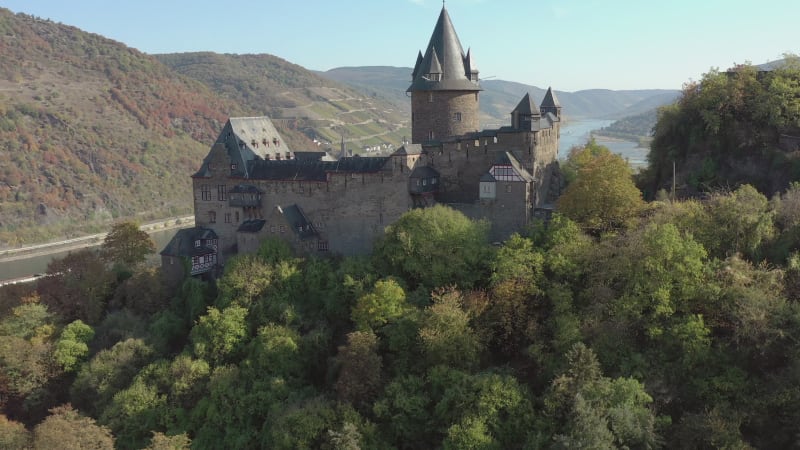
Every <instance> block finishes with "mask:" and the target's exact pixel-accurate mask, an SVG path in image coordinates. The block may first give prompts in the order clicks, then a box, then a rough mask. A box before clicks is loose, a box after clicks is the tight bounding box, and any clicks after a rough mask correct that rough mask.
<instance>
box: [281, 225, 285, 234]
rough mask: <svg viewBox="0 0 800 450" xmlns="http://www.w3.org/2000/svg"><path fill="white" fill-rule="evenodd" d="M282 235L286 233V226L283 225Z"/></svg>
mask: <svg viewBox="0 0 800 450" xmlns="http://www.w3.org/2000/svg"><path fill="white" fill-rule="evenodd" d="M281 233H286V226H284V225H281Z"/></svg>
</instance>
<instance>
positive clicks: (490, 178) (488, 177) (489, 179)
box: [480, 172, 497, 183]
mask: <svg viewBox="0 0 800 450" xmlns="http://www.w3.org/2000/svg"><path fill="white" fill-rule="evenodd" d="M480 181H482V182H484V183H487V182H488V183H494V182H496V181H497V179H496V178H495V177H494V176H492V174H491V173H489V172H486V173H484V174H483V175H481V179H480Z"/></svg>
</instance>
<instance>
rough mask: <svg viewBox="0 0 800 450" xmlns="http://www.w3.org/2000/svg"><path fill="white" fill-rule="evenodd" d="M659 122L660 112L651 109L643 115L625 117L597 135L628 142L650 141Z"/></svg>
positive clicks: (596, 132)
mask: <svg viewBox="0 0 800 450" xmlns="http://www.w3.org/2000/svg"><path fill="white" fill-rule="evenodd" d="M657 121H658V110H656V109H650V110H647V111H645V112H643V113H639V114H635V115H632V116H628V117H623V118H622V119H619V120H617V121H615V122H614V123H612V124H611V125H609V126H607V127H604V128H602V129H600V130H598V131H595V134H597V135H600V136H608V137H611V138H617V139H625V140H627V141H635V142H642V141H644V140H646V141H649V140H650V137H651V136H652V134H653V127H654V126H655V124H656V122H657Z"/></svg>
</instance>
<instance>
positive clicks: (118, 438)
mask: <svg viewBox="0 0 800 450" xmlns="http://www.w3.org/2000/svg"><path fill="white" fill-rule="evenodd" d="M604 155H605V153H604V152H603V151H602V150H598V151H595V152H594V153H593V154H592V157H591V158H589V157H587V158H586V159H585V161H584V160H579V161H578V162H580V161H583V162H582V163H581V164H579V166H582V167H583V168H586V167H591V166H592V164H594V163H595V162H594V160H595V159H597V158H604V157H607V155H605V156H604ZM583 168H579V170H578V171H577V175H576V178H575V179H574V181H573V183H577V182H579V180H580V179H581V177H582V176H583V175H582V174H583V173H584V170H583ZM623 175H625V176H627V177H628V178H629V179H630V174H629V173H628V174H623ZM797 191H798V188H797V187H796V186H794V187H793V188H792V189H790V190H788V191H787V192H785V193H784V194H783V196H782V197H781V198H780V199H776V200H774V201H768V200H767V199H766V198H765V197H764V196H763V195H762V194H760V193H759V192H758V191H756V190H755V189H753V188H752V187H750V186H742V187H741V188H739V189H737V190H735V191H733V192H728V193H725V192H719V193H717V194H715V196H714V197H713V198H712V199H710V200H708V201H703V202H699V201H695V200H687V201H675V202H653V203H651V204H649V205H647V207H646V208H642V209H639V210H636V213H635V215H634V217H632V220H629V221H627V222H626V225H625V226H624V227H618V228H615V229H613V230H611V231H610V232H609V231H606V232H602V233H597V232H595V231H596V230H594V229H593V228H592V227H591V226H586V224H582V223H580V222H579V223H576V222H573V221H572V220H571V219H569V218H567V217H566V216H564V215H560V214H556V215H555V216H554V217H553V218H552V220H550V221H549V222H548V223H537V224H534V225H533V226H531V227H530V228H528V229H526V230H525V231H524V232H522V233H520V234H518V235H514V236H512V237H511V238H510V239H508V240H507V241H505V242H504V243H503V244H502V245H501V246H500V247H495V246H493V245H491V244H490V243H488V242H487V241H486V239H485V224H483V223H480V222H472V221H470V220H469V219H467V218H466V217H463V216H461V215H460V213H457V212H455V211H453V210H450V209H447V208H445V207H442V206H440V207H436V208H429V209H421V210H414V211H411V212H409V213H408V214H407V215H406V216H404V217H403V218H402V219H401V220H400V221H398V222H396V223H395V224H394V225H393V226H392V227H389V229H387V233H386V235H385V237H383V238H382V239H381V240H379V242H377V243H376V246H375V251H374V252H373V254H372V255H367V256H363V257H349V258H333V259H318V258H315V257H306V258H298V257H296V256H293V255H292V254H291V252H289V251H287V248H286V247H285V244H283V243H281V242H279V241H268V242H265V243H264V246H263V248H262V251H260V252H258V253H256V254H248V255H239V256H236V257H235V258H233V259H232V260H230V261H229V262H228V263H227V264H226V270H225V273H224V274H223V275H222V277H221V278H219V279H218V280H217V281H216V282H206V281H200V280H197V279H193V278H187V279H186V280H184V281H183V283H182V285H180V286H178V287H177V288H170V287H169V286H167V285H163V284H162V282H161V281H160V280H161V278H160V277H159V276H158V273H157V270H155V271H154V269H152V268H148V267H146V266H142V265H138V264H133V265H131V266H129V267H126V270H127V271H129V273H128V274H127V275H126V276H123V277H120V276H119V274H120V272H119V266H118V264H115V262H114V261H113V260H109V259H108V258H102V257H101V256H102V255H99V254H93V253H92V252H88V253H80V254H77V255H76V256H73V257H71V258H72V259H75V261H73V262H72V263H71V262H70V261H60V262H55V263H54V267H58V268H61V267H70V266H69V264H73V263H76V262H77V261H83V262H85V263H87V264H88V263H91V264H92V265H91V267H93V271H92V272H91V276H84V277H82V278H81V281H80V283H76V281H75V280H73V279H71V278H69V277H52V278H48V279H47V280H48V281H47V282H42V283H40V284H39V285H38V286H28V287H19V286H17V287H14V288H11V289H9V288H5V289H3V290H1V291H0V310H2V312H3V313H2V320H0V335H2V339H0V389H1V390H2V395H1V396H0V402H2V403H0V407H1V408H2V414H1V415H0V430H1V431H0V436H2V439H3V441H2V442H3V445H6V446H10V447H11V448H14V447H17V448H23V447H25V446H31V445H33V446H36V445H39V444H37V443H42V442H57V440H58V442H76V444H74V445H76V446H80V445H84V446H87V445H93V446H94V447H93V448H111V445H112V444H111V442H112V440H113V445H114V446H116V448H123V449H128V448H131V449H133V448H144V447H148V446H149V447H148V448H164V446H167V447H169V448H188V447H189V446H192V447H193V448H258V447H262V448H277V449H281V448H285V449H297V448H329V449H342V448H377V449H381V448H385V449H390V448H453V449H456V448H458V449H463V448H497V449H500V448H503V449H505V448H511V449H513V448H520V449H521V448H579V447H583V448H613V447H627V448H716V447H721V446H722V447H739V448H744V447H757V448H785V447H787V446H790V445H792V443H793V442H794V441H795V438H796V426H795V425H796V423H797V421H798V420H800V406H798V405H800V390H798V387H797V386H798V385H800V383H798V382H799V381H800V379H798V372H797V370H796V367H795V364H794V361H795V360H796V359H797V358H798V357H800V346H798V344H797V343H798V342H800V306H798V298H800V263H798V261H800V257H799V256H798V253H797V250H796V249H797V248H798V245H799V244H800V233H799V232H798V226H800V225H799V224H798V220H795V219H796V218H797V217H800V210H798V205H800V202H799V201H798V200H797V197H798V194H797ZM731 211H740V212H741V213H739V214H731V213H730V212H731ZM120 229H124V227H120ZM449 231H456V234H457V236H451V235H450V234H449ZM418 235H423V236H426V237H429V239H428V242H421V241H420V240H418V239H416V238H415V236H418ZM422 241H425V240H424V239H423V240H422ZM433 244H435V245H433ZM401 245H402V246H403V247H401V248H403V249H404V251H403V252H400V251H399V250H398V251H395V250H392V248H393V247H395V246H401ZM123 248H125V247H124V246H123ZM458 248H460V250H459V249H458ZM448 249H449V250H450V252H451V253H452V252H454V251H463V252H465V253H464V255H463V258H464V265H455V264H451V265H449V266H448V264H446V263H447V261H448V260H447V254H446V253H447V252H446V250H448ZM387 251H391V252H393V253H394V256H395V257H396V259H392V260H386V261H384V263H383V264H381V263H379V261H380V260H381V259H382V258H385V257H386V256H387V254H386V253H385V252H387ZM76 258H77V259H76ZM470 261H471V262H470ZM467 262H469V264H467ZM81 264H83V263H81ZM437 265H439V266H442V267H438V266H437ZM426 267H427V268H430V269H431V270H430V271H429V272H426V271H425V270H424V269H425V268H426ZM68 273H70V274H72V273H74V272H73V271H69V272H68ZM87 275H88V274H87ZM155 285H158V286H160V287H154V286H155ZM144 286H147V288H143V287H144ZM59 289H61V290H63V292H64V293H65V294H69V295H67V296H60V295H57V293H58V292H59ZM80 439H89V440H91V443H89V441H86V442H84V443H81V442H83V441H80Z"/></svg>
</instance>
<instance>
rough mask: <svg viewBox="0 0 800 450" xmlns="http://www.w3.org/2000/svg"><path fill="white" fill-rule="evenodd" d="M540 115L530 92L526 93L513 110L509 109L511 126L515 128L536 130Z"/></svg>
mask: <svg viewBox="0 0 800 450" xmlns="http://www.w3.org/2000/svg"><path fill="white" fill-rule="evenodd" d="M541 116H542V115H541V114H540V112H539V107H538V106H536V103H534V102H533V98H532V97H531V94H530V93H526V94H525V96H524V97H522V100H520V102H519V103H518V104H517V107H516V108H514V111H511V127H512V128H514V129H515V130H526V131H538V130H539V119H541Z"/></svg>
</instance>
